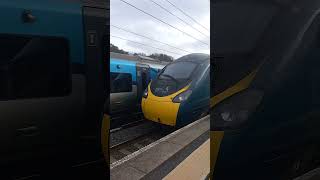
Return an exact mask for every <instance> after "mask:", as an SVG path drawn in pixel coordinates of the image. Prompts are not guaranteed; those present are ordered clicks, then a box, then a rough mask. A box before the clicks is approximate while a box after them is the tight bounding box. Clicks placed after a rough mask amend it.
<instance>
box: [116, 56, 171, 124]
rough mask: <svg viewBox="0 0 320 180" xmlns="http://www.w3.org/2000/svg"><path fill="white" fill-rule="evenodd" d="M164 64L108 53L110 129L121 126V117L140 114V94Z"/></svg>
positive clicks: (143, 58) (137, 57)
mask: <svg viewBox="0 0 320 180" xmlns="http://www.w3.org/2000/svg"><path fill="white" fill-rule="evenodd" d="M165 64H166V63H164V62H160V61H157V60H155V59H151V58H147V57H141V56H133V55H127V54H119V53H113V52H111V53H110V87H111V94H110V103H111V107H110V108H111V118H112V120H114V121H113V122H112V127H114V126H118V125H119V124H122V123H123V122H120V119H121V118H123V116H128V115H133V114H138V113H141V108H140V107H141V106H140V102H141V97H142V93H143V91H144V90H145V89H146V88H147V86H148V83H149V82H150V81H151V80H152V79H154V78H155V77H156V76H157V74H158V72H159V71H160V70H161V69H162V68H163V67H164V66H165ZM115 121H117V122H115Z"/></svg>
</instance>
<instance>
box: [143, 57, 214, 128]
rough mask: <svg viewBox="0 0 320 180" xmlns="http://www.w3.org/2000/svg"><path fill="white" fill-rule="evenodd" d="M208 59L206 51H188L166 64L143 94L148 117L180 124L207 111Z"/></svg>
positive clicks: (208, 98)
mask: <svg viewBox="0 0 320 180" xmlns="http://www.w3.org/2000/svg"><path fill="white" fill-rule="evenodd" d="M209 80H210V61H209V55H206V54H200V53H195V54H189V55H186V56H183V57H181V58H179V59H177V60H175V61H174V62H172V63H170V64H168V65H167V66H166V67H165V68H164V69H163V70H162V71H161V72H160V73H159V75H158V76H157V78H156V79H155V80H154V81H152V82H151V83H150V84H149V86H148V88H147V89H146V90H145V92H144V94H143V97H142V103H141V106H142V111H143V114H144V117H145V118H146V119H147V120H150V121H154V122H157V123H161V124H164V125H169V126H175V127H181V126H184V125H186V124H189V123H191V122H193V121H195V120H197V119H199V118H200V117H202V116H204V115H206V114H208V111H209V108H208V107H209V103H210V83H209Z"/></svg>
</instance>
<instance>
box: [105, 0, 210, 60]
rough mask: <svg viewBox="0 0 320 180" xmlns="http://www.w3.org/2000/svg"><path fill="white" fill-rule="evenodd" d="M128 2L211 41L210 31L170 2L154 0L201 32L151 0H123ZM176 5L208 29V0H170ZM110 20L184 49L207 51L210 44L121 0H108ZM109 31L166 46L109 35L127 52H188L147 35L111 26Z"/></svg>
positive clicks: (123, 36) (208, 41)
mask: <svg viewBox="0 0 320 180" xmlns="http://www.w3.org/2000/svg"><path fill="white" fill-rule="evenodd" d="M125 1H127V2H128V3H131V4H133V5H135V6H136V7H138V8H140V9H142V10H144V11H146V12H148V13H150V14H152V15H154V16H155V17H157V18H159V19H161V20H163V21H165V22H167V23H169V24H171V25H172V26H175V27H177V28H179V29H181V30H183V31H185V32H186V33H188V34H190V35H192V36H194V37H195V38H197V39H199V40H201V41H203V42H205V43H207V44H209V45H210V38H209V37H208V36H209V35H210V33H209V32H208V31H207V30H206V29H204V28H203V27H201V26H200V25H198V24H197V23H195V22H194V21H192V20H191V19H190V18H188V17H187V16H185V15H184V14H183V13H181V12H180V11H178V10H177V9H175V8H174V7H173V6H172V5H170V4H169V3H168V2H167V1H166V0H153V1H155V2H156V3H158V4H160V5H161V6H163V7H164V8H166V9H167V10H168V11H170V12H172V13H173V14H175V15H176V16H178V17H179V18H181V19H183V20H184V21H186V22H187V23H189V24H191V25H192V26H193V27H194V28H196V29H198V30H199V31H201V32H202V33H203V34H206V35H207V36H205V35H203V34H201V33H199V32H198V31H196V30H194V29H193V28H191V27H190V26H188V25H186V24H185V23H183V22H182V21H180V20H179V19H178V18H176V17H174V16H173V15H171V14H169V13H168V12H166V11H165V10H163V9H161V8H160V7H159V6H157V5H155V4H154V3H152V2H151V0H125ZM169 1H170V2H172V3H173V4H174V5H176V6H177V7H178V8H180V9H182V10H183V11H184V12H186V13H187V14H188V15H190V16H191V17H192V18H194V19H195V20H196V21H197V22H199V23H200V24H201V25H203V26H205V27H206V28H207V29H210V4H209V1H207V0H197V1H194V0H169ZM110 24H111V25H116V26H119V27H122V28H124V29H127V30H130V31H132V32H135V33H138V34H141V35H144V36H147V37H150V38H153V39H156V40H158V41H161V42H165V43H168V44H170V45H171V46H175V47H178V48H180V49H184V50H187V51H190V52H194V53H196V52H202V53H207V54H209V52H210V47H209V46H207V45H204V44H203V43H201V42H199V41H197V40H195V39H193V38H192V37H189V36H188V35H185V34H183V33H181V32H179V31H178V30H175V29H173V28H171V27H169V26H168V25H166V24H164V23H161V22H159V21H157V20H156V19H153V18H152V17H150V16H148V15H146V14H144V13H142V12H140V11H138V10H137V9H134V8H133V7H131V6H129V5H127V4H125V3H124V2H122V1H120V0H111V2H110ZM110 32H111V35H114V36H119V37H122V38H125V39H129V40H132V41H136V42H139V43H143V44H147V45H149V46H154V47H158V48H160V49H163V50H166V51H162V50H158V49H154V48H150V47H146V46H143V45H139V44H136V43H133V42H128V41H125V40H122V39H118V38H114V37H110V40H111V43H113V44H114V45H116V46H118V47H119V48H121V49H124V50H126V51H130V52H143V53H146V54H151V53H165V54H168V55H171V56H173V57H174V58H178V57H181V56H182V55H185V54H188V53H187V52H184V51H181V50H178V49H175V48H173V47H170V46H166V45H163V44H161V43H158V42H154V41H151V40H149V39H146V38H143V37H139V36H136V35H133V34H131V33H128V32H125V31H122V30H119V29H117V28H114V27H110ZM167 51H170V52H175V53H176V54H172V53H170V52H167Z"/></svg>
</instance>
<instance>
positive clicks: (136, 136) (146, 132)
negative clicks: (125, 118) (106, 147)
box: [110, 121, 173, 164]
mask: <svg viewBox="0 0 320 180" xmlns="http://www.w3.org/2000/svg"><path fill="white" fill-rule="evenodd" d="M172 131H173V129H170V128H166V127H163V126H160V125H158V124H155V123H152V122H149V121H142V122H141V123H140V124H136V126H130V127H128V128H123V129H121V130H117V131H113V133H111V134H110V163H111V164H112V163H114V162H116V161H118V160H121V159H122V158H124V157H126V156H128V155H130V154H132V153H134V152H136V151H138V150H139V149H141V148H143V147H145V146H147V145H149V144H151V143H152V142H154V141H157V140H158V139H160V138H162V137H164V136H166V135H167V134H169V133H171V132H172Z"/></svg>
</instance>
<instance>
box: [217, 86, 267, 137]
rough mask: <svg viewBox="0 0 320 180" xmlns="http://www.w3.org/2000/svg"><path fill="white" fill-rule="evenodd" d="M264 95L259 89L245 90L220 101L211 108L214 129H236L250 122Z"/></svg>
mask: <svg viewBox="0 0 320 180" xmlns="http://www.w3.org/2000/svg"><path fill="white" fill-rule="evenodd" d="M262 97H263V92H262V91H258V90H245V91H243V92H240V93H238V94H235V95H233V96H231V97H229V98H228V99H226V100H224V101H222V102H220V103H219V104H217V105H216V106H215V107H213V109H212V110H211V117H212V118H213V123H211V126H212V128H211V129H213V130H217V131H224V130H235V129H239V128H241V127H242V126H244V125H245V124H246V122H248V120H249V117H250V115H252V113H254V112H255V110H256V108H257V106H258V105H259V104H260V102H261V100H262Z"/></svg>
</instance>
